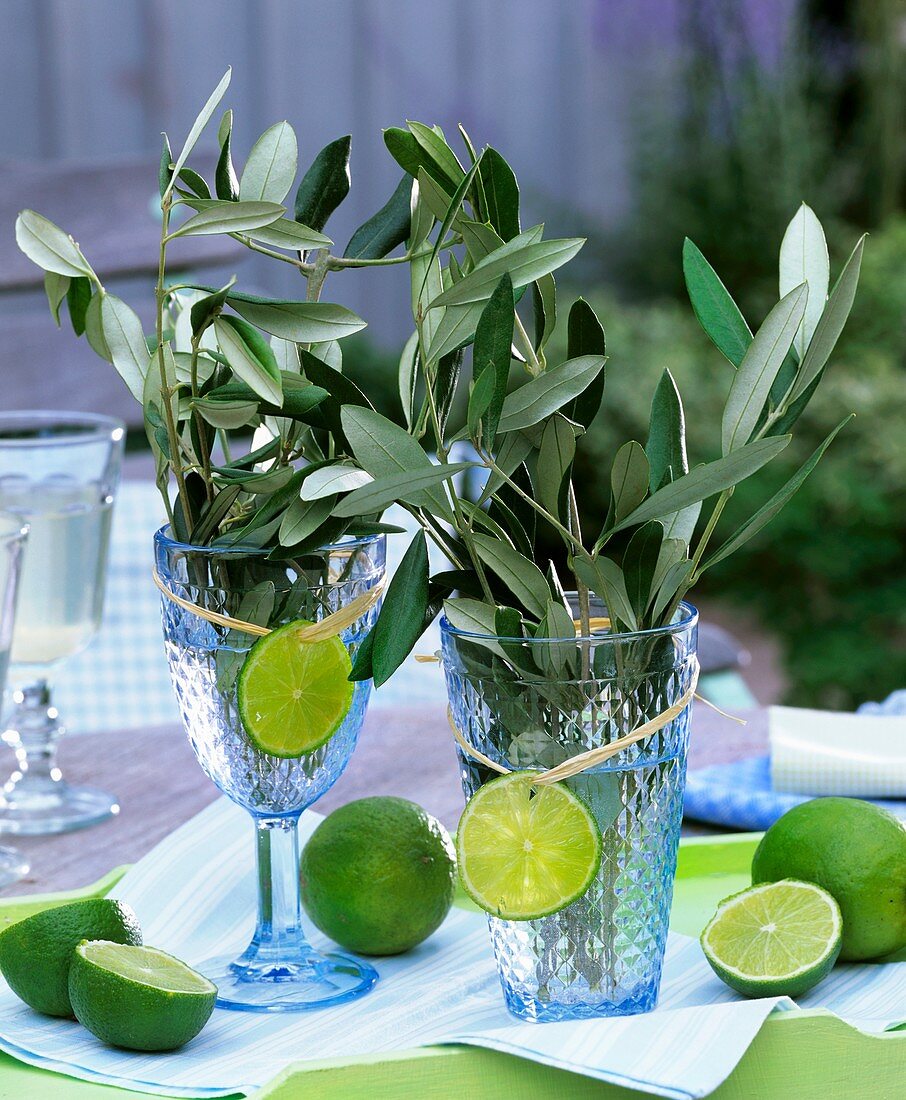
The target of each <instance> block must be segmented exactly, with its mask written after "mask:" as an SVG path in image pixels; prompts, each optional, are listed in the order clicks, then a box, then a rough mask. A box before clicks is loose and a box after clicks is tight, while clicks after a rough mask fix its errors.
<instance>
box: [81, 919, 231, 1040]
mask: <svg viewBox="0 0 906 1100" xmlns="http://www.w3.org/2000/svg"><path fill="white" fill-rule="evenodd" d="M69 996H70V998H71V999H72V1007H73V1011H74V1012H75V1016H76V1019H77V1020H78V1021H79V1023H80V1024H82V1026H83V1027H86V1028H88V1030H89V1031H90V1032H91V1033H92V1035H95V1036H96V1037H97V1038H98V1039H100V1040H101V1042H104V1043H109V1044H110V1045H111V1046H116V1047H125V1048H126V1049H127V1050H175V1049H176V1048H177V1047H181V1046H183V1045H184V1044H185V1043H187V1042H189V1040H190V1039H194V1038H195V1036H196V1035H197V1034H198V1033H199V1031H201V1029H202V1028H203V1027H204V1025H205V1024H206V1023H207V1022H208V1020H209V1019H210V1017H211V1013H212V1012H213V1011H214V1002H215V1001H216V1000H217V987H216V986H214V985H212V984H211V983H210V982H209V981H208V980H207V978H204V977H202V976H201V974H198V973H197V972H196V971H194V970H192V969H191V968H190V967H188V966H186V964H185V963H184V962H180V960H179V959H174V958H173V956H172V955H165V954H164V952H163V951H158V950H156V949H155V948H153V947H125V946H123V945H122V944H118V943H109V942H107V941H106V940H86V941H83V942H82V943H80V944H79V946H78V947H77V948H76V949H75V953H74V955H73V959H72V966H71V968H70V971H69Z"/></svg>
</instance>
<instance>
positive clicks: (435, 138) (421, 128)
mask: <svg viewBox="0 0 906 1100" xmlns="http://www.w3.org/2000/svg"><path fill="white" fill-rule="evenodd" d="M406 125H407V126H408V128H409V132H410V133H411V134H412V136H413V137H414V138H415V140H416V141H417V142H418V144H419V146H420V147H421V148H422V149H423V150H424V151H425V153H427V155H428V157H429V158H430V159H431V160H432V161H433V162H434V163H435V164H436V165H438V167H439V168H440V169H441V171H442V172H443V173H444V175H445V176H446V177H447V178H448V179H450V180H452V181H453V182H454V183H455V182H457V181H458V180H460V179H461V178H462V175H463V167H462V165H461V164H460V163H459V160H458V159H457V157H456V154H455V153H454V152H453V150H452V149H451V148H450V146H449V145H448V144H447V143H446V141H444V139H443V138H442V137H440V136H439V135H438V133H437V132H436V131H435V130H432V129H431V128H430V127H429V126H425V124H424V123H422V122H407V123H406Z"/></svg>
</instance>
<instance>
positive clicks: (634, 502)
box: [610, 439, 650, 523]
mask: <svg viewBox="0 0 906 1100" xmlns="http://www.w3.org/2000/svg"><path fill="white" fill-rule="evenodd" d="M649 479H650V472H649V467H648V457H647V455H646V454H645V450H644V448H643V447H642V445H641V443H637V442H636V441H635V440H634V439H633V440H630V441H629V442H628V443H624V444H623V446H622V447H620V449H619V450H618V451H617V453H616V457H615V458H614V460H613V466H612V468H611V471H610V489H611V492H612V493H613V500H614V517H615V519H616V522H617V523H619V522H620V520H622V519H625V517H626V516H628V515H629V514H630V512H632V511H633V510H634V509H636V508H638V506H639V505H640V504H641V503H642V501H643V500H644V499H645V497H646V496H647V495H648V487H649Z"/></svg>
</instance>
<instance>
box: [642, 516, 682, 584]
mask: <svg viewBox="0 0 906 1100" xmlns="http://www.w3.org/2000/svg"><path fill="white" fill-rule="evenodd" d="M640 530H641V528H640ZM662 530H663V528H662ZM688 553H689V544H688V542H685V541H684V540H683V539H676V538H668V537H667V533H666V531H664V537H663V541H662V542H661V549H660V553H659V554H658V558H657V566H656V568H655V570H654V576H653V578H652V580H651V592H652V594H654V593H655V592H657V590H658V589H659V588H660V586H661V584H662V583H663V580H664V577H665V576H666V574H667V571H668V570H669V569H671V568H672V567H673V566H674V565H676V563H677V562H678V561H684V560H685V559H686V557H687V556H688Z"/></svg>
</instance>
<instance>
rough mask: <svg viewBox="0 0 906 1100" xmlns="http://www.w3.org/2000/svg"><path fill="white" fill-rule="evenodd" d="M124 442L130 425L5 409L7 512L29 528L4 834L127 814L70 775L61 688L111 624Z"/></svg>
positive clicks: (1, 801) (1, 822)
mask: <svg viewBox="0 0 906 1100" xmlns="http://www.w3.org/2000/svg"><path fill="white" fill-rule="evenodd" d="M124 439H125V427H124V426H123V424H122V423H121V422H120V421H119V420H114V419H112V418H110V417H106V416H94V415H91V414H86V413H67V412H21V413H3V414H0V508H2V509H6V510H8V511H11V512H14V513H15V514H16V515H20V516H22V517H23V519H25V520H26V522H27V523H28V525H29V536H28V548H27V552H26V554H25V556H24V561H23V567H22V577H21V581H20V586H19V602H18V614H17V616H16V623H15V629H14V631H13V643H12V650H11V653H10V681H11V683H12V686H13V704H14V706H13V711H12V714H11V715H10V716H9V718H8V727H7V729H6V730H5V731H4V732H3V739H4V741H6V742H7V744H9V745H11V746H12V748H13V749H14V751H15V753H16V759H17V767H16V770H15V771H14V772H13V774H12V775H11V776H10V777H9V779H8V780H7V782H6V784H5V786H4V787H3V793H2V796H0V831H3V832H10V833H20V834H46V833H62V832H68V831H69V830H71V829H79V828H83V827H84V826H86V825H93V824H95V823H96V822H98V821H103V820H104V819H105V818H107V817H109V816H110V815H111V814H114V813H116V812H117V811H118V810H119V806H118V805H117V802H116V799H115V798H114V797H113V796H112V795H109V794H106V793H105V792H104V791H99V790H95V789H94V788H92V787H72V786H70V785H69V784H68V783H66V782H65V780H64V779H63V776H62V774H61V772H60V769H59V768H58V767H57V761H56V750H57V742H58V740H59V738H60V736H61V734H62V733H63V725H62V724H61V722H60V719H59V716H58V714H57V710H56V708H55V707H54V706H53V703H52V697H51V684H52V678H53V674H54V672H55V671H56V669H57V668H58V667H59V665H60V664H61V663H62V662H63V661H65V660H67V659H68V658H69V657H72V656H74V655H75V654H76V653H79V652H81V651H82V650H83V649H84V648H85V647H86V646H87V645H88V643H89V642H90V641H91V639H92V638H93V637H94V635H95V634H96V632H97V630H98V627H99V626H100V622H101V611H102V609H103V600H104V581H105V574H106V566H107V549H108V545H109V542H110V521H111V514H112V509H113V497H114V493H115V492H116V487H117V483H118V481H119V474H120V466H121V461H122V452H123V443H124Z"/></svg>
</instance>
